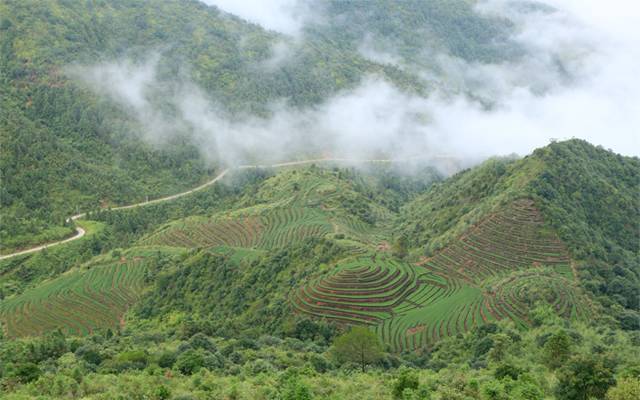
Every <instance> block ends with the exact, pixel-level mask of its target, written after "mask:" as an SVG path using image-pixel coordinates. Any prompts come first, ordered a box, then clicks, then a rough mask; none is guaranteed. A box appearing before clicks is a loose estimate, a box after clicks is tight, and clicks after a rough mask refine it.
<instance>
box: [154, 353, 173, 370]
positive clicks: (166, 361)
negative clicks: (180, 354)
mask: <svg viewBox="0 0 640 400" xmlns="http://www.w3.org/2000/svg"><path fill="white" fill-rule="evenodd" d="M176 359H177V357H176V354H175V353H174V352H172V351H165V352H164V353H162V354H160V357H158V365H159V366H161V367H162V368H171V367H173V364H175V363H176Z"/></svg>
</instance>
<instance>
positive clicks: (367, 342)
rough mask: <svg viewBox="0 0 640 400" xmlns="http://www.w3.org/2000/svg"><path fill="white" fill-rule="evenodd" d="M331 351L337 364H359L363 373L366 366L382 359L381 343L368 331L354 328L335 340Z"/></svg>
mask: <svg viewBox="0 0 640 400" xmlns="http://www.w3.org/2000/svg"><path fill="white" fill-rule="evenodd" d="M333 351H334V352H335V354H336V359H337V360H338V362H341V363H345V362H352V363H357V364H360V367H361V368H362V372H363V373H364V372H365V371H366V367H367V365H368V364H373V363H375V362H377V361H378V360H380V359H381V358H382V343H381V342H380V339H379V338H378V337H377V336H376V335H375V334H374V333H373V332H371V331H370V330H368V329H366V328H363V327H354V328H351V330H350V331H349V332H348V333H345V334H344V335H342V336H340V337H337V338H336V340H335V342H334V343H333Z"/></svg>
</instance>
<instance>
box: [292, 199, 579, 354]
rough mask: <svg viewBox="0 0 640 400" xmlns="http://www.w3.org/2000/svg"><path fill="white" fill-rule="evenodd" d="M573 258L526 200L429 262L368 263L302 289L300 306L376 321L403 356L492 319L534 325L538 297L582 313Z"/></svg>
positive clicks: (560, 309)
mask: <svg viewBox="0 0 640 400" xmlns="http://www.w3.org/2000/svg"><path fill="white" fill-rule="evenodd" d="M570 262H571V261H570V259H569V256H568V253H567V250H566V248H565V246H564V244H563V243H562V242H561V241H560V240H559V239H558V237H557V236H556V235H555V234H554V233H553V232H549V231H548V230H547V229H546V228H545V226H544V221H543V220H542V217H541V215H540V212H539V211H538V210H537V209H536V207H535V206H534V204H533V202H532V201H531V200H528V199H522V200H518V201H515V202H513V203H512V204H510V205H508V206H505V207H503V208H502V209H500V211H499V212H497V213H493V214H491V215H489V216H487V217H486V218H484V219H483V220H482V221H480V222H479V223H478V224H476V225H475V226H473V227H471V228H470V229H468V230H467V231H466V232H465V233H464V234H463V235H462V236H460V237H459V238H458V239H457V240H455V241H453V242H452V243H450V244H449V245H448V246H447V247H445V248H444V249H442V250H441V251H440V252H438V253H437V254H436V255H435V256H434V257H432V258H430V259H425V260H423V261H421V262H420V263H418V264H416V265H408V264H404V263H400V262H397V261H393V260H392V259H387V258H381V257H380V256H378V259H376V256H375V255H372V256H369V257H360V258H358V259H356V260H354V261H351V262H350V263H348V264H346V265H339V266H337V267H336V269H335V270H334V271H333V272H332V273H331V274H329V275H328V276H326V277H324V278H321V279H318V280H317V281H315V282H313V283H311V284H310V285H308V286H304V287H301V288H298V289H297V290H296V291H295V292H294V294H293V295H292V303H293V305H294V307H295V308H296V309H297V310H299V311H300V312H303V313H306V314H310V315H312V316H315V317H319V318H325V319H328V320H334V321H336V322H339V323H349V324H368V325H371V326H372V329H374V330H375V331H376V332H377V333H378V334H379V335H380V337H381V338H382V339H383V341H384V342H386V343H387V344H389V345H390V347H391V348H392V349H394V350H395V351H405V350H414V349H417V348H421V347H424V346H428V345H430V344H432V343H434V342H435V341H437V340H439V339H441V338H443V337H446V336H451V335H455V334H457V333H461V332H465V331H468V330H470V329H471V328H473V327H474V326H477V325H480V324H484V323H488V322H491V321H498V320H503V319H510V320H512V321H514V322H515V323H516V325H519V326H526V325H528V324H529V323H530V321H529V316H528V312H529V310H530V309H531V307H533V306H534V305H535V303H536V302H537V301H545V302H547V303H549V304H552V305H553V307H554V308H555V310H556V311H557V313H558V314H559V315H561V316H564V317H567V318H580V317H582V316H583V315H584V314H585V310H586V308H587V306H586V303H585V302H584V300H583V297H582V295H581V294H580V291H579V289H577V288H576V287H575V284H574V283H573V282H572V281H571V280H569V279H567V278H566V277H565V276H564V275H569V276H570V274H569V273H568V271H570Z"/></svg>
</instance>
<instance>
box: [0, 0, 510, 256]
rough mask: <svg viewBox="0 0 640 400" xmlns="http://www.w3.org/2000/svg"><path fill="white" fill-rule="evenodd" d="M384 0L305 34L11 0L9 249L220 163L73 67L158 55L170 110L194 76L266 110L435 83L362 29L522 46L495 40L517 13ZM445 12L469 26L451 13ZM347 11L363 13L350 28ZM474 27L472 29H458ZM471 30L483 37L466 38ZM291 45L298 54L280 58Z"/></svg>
mask: <svg viewBox="0 0 640 400" xmlns="http://www.w3.org/2000/svg"><path fill="white" fill-rule="evenodd" d="M371 6H372V8H371V14H360V13H355V14H354V12H355V10H353V9H351V8H350V7H351V6H349V5H348V4H347V3H341V2H337V3H328V4H327V5H326V7H327V9H326V10H324V11H323V13H325V16H326V21H328V23H327V24H319V25H318V24H311V25H309V26H308V27H306V28H305V31H304V34H303V35H302V37H301V38H296V39H294V38H291V37H287V36H284V35H281V34H278V33H275V32H269V31H265V30H264V29H262V28H261V27H260V26H257V25H254V24H250V23H248V22H246V21H243V20H240V19H239V18H237V17H235V16H232V15H229V14H226V13H223V12H221V11H219V10H218V9H216V8H215V7H208V6H205V5H204V4H202V3H200V2H198V1H183V0H162V1H155V2H137V1H113V2H65V1H54V0H47V1H7V2H3V3H2V4H1V5H0V15H1V16H2V17H1V20H0V31H1V35H0V41H1V43H0V53H1V54H0V74H1V79H0V85H2V86H1V87H2V92H3V96H2V100H1V101H2V114H1V115H0V124H2V125H1V127H0V128H1V129H0V134H1V135H2V136H1V137H0V139H1V140H2V146H1V151H2V157H1V163H2V164H1V166H0V167H1V168H0V172H1V173H2V179H3V185H2V188H1V189H0V190H2V192H1V196H0V198H1V200H0V201H1V202H2V210H1V212H2V218H3V221H4V223H3V224H2V229H1V230H0V242H1V243H2V246H3V247H4V248H5V250H4V252H8V251H10V250H11V249H15V248H19V247H28V246H29V245H30V244H33V243H37V242H43V241H47V240H50V239H53V238H55V237H60V236H64V235H70V234H71V232H72V230H71V229H70V228H69V227H63V225H64V224H63V221H64V218H65V217H66V216H68V215H69V214H70V213H72V212H73V211H75V210H76V209H81V210H87V209H93V208H96V207H99V206H105V205H112V204H122V203H130V202H133V201H139V200H143V199H145V198H146V196H149V197H151V198H153V197H158V196H161V195H163V194H169V193H175V192H177V191H179V190H181V189H184V188H186V187H189V186H194V185H195V184H197V183H198V182H201V181H202V180H204V179H205V176H207V175H211V174H212V173H213V171H212V169H214V168H215V167H216V166H217V165H216V162H215V160H213V162H212V161H211V160H209V163H205V162H204V161H203V160H202V159H201V156H202V155H201V154H198V152H197V151H196V150H197V149H196V148H195V146H194V145H193V144H192V142H191V141H190V136H189V135H190V133H189V130H188V129H185V130H184V131H178V132H173V134H174V135H172V137H173V139H171V140H170V141H169V143H166V145H165V146H161V147H158V146H156V145H151V144H149V143H148V142H146V141H142V140H140V137H144V136H145V135H144V134H143V133H144V132H145V130H147V129H148V127H146V126H144V124H142V123H141V122H140V121H139V120H138V119H136V118H135V116H134V115H133V114H132V112H131V110H128V109H127V108H126V107H123V106H122V105H120V104H118V103H116V102H114V101H113V100H110V99H108V98H106V97H103V96H98V95H96V94H95V93H94V92H92V91H90V90H89V89H88V88H87V87H86V86H85V85H83V84H82V83H81V82H79V81H78V80H76V79H74V77H73V74H72V73H70V71H72V70H73V68H74V67H77V66H87V65H96V64H100V63H113V62H122V60H128V61H130V62H131V63H133V64H136V63H145V62H147V61H148V60H149V59H157V61H156V63H157V64H156V65H157V66H158V70H157V76H156V78H157V80H158V83H159V85H158V86H159V87H161V88H162V89H158V91H156V92H157V93H154V94H152V95H151V99H150V101H151V102H152V103H153V104H154V106H157V107H158V109H159V110H162V113H163V114H164V115H166V116H169V117H170V116H171V115H172V114H173V113H174V112H175V110H172V106H171V105H167V104H165V103H163V97H165V96H166V93H165V92H163V90H171V88H172V87H174V86H175V85H179V84H180V82H185V81H189V82H192V83H193V84H195V85H197V86H198V87H199V88H201V89H202V90H203V92H204V93H205V94H206V96H207V97H208V98H209V99H212V100H214V102H215V104H218V105H220V106H221V107H222V108H223V110H224V111H225V112H226V113H228V117H229V118H231V119H233V118H234V115H235V116H241V115H247V114H250V115H251V114H257V115H266V114H268V113H269V112H270V110H271V107H272V105H273V104H274V102H284V103H286V104H288V105H290V106H293V107H307V106H312V105H317V104H319V103H321V102H322V101H324V100H326V99H327V98H328V97H330V96H331V95H333V94H335V93H338V92H340V91H341V90H345V89H350V88H353V87H355V86H356V85H357V84H358V83H359V82H360V81H361V80H362V79H363V78H365V77H366V76H370V75H372V74H373V75H376V76H378V77H381V78H383V79H385V80H387V81H389V82H391V83H393V84H394V85H395V86H397V87H399V88H401V89H402V90H405V91H409V92H413V93H423V94H426V93H427V92H428V87H429V84H428V83H427V82H425V81H424V80H423V79H422V78H420V77H419V76H418V74H416V73H414V72H411V71H410V70H408V69H399V68H398V67H397V66H394V65H391V64H389V63H385V62H377V61H372V58H370V57H369V58H368V57H365V56H364V55H363V54H361V53H360V52H359V51H358V50H357V48H356V47H357V45H356V39H357V40H359V39H360V38H361V36H362V32H363V30H364V29H365V27H366V29H372V28H375V29H374V31H376V32H379V33H380V34H383V33H384V34H387V33H388V34H389V35H388V36H389V37H393V38H396V39H397V41H398V43H405V44H404V45H402V48H403V49H405V50H403V51H404V52H405V53H411V52H416V51H420V47H421V46H424V47H429V46H431V45H432V44H433V45H434V46H437V47H438V48H439V49H444V50H446V51H450V52H451V53H452V54H454V55H456V56H463V57H468V58H470V59H480V60H482V59H485V58H487V57H489V58H495V57H498V58H500V57H502V56H505V57H506V56H507V53H509V52H508V51H506V50H505V49H501V48H499V47H495V46H493V45H492V44H491V43H492V42H493V40H494V39H495V40H498V38H502V37H503V36H504V34H505V32H507V31H508V29H509V24H508V23H506V22H505V21H501V20H496V19H492V18H487V17H483V16H480V15H478V14H476V13H474V12H473V11H472V9H471V8H470V6H469V5H468V4H466V3H465V2H458V3H456V4H454V5H447V4H446V2H435V3H433V4H432V3H430V2H416V3H400V4H398V5H394V7H392V8H393V9H392V10H386V8H385V7H384V6H383V5H382V4H378V3H375V4H371ZM394 10H395V11H394ZM387 11H389V12H391V14H390V15H392V18H389V19H388V20H387V21H385V20H382V19H380V18H379V15H380V13H386V12H387ZM376 15H377V16H376ZM416 18H417V19H416ZM443 18H444V19H447V20H448V19H451V20H452V21H457V22H460V24H462V25H460V24H458V23H456V24H449V23H443V22H442V19H443ZM345 20H349V21H351V23H349V24H348V27H349V30H345V28H346V26H345V25H344V22H343V21H345ZM423 22H425V23H428V24H430V26H431V27H432V30H433V31H434V32H435V33H434V35H435V36H433V37H432V36H427V37H425V38H423V39H424V40H422V39H421V40H420V42H418V41H415V40H413V41H412V40H410V38H411V37H413V35H412V34H411V33H412V32H411V27H412V26H414V25H415V24H417V23H423ZM467 26H468V27H469V28H468V29H469V32H471V34H470V35H468V34H466V33H465V34H463V33H462V32H460V31H459V29H460V27H467ZM465 29H466V28H465ZM351 30H353V32H352V31H351ZM450 30H454V31H455V32H453V31H451V32H450ZM429 35H431V34H429ZM463 36H464V38H465V39H472V40H471V42H469V44H466V45H464V46H463V40H462V39H463ZM448 38H451V39H450V40H451V42H449V39H448ZM396 39H394V40H396ZM476 39H477V40H476ZM443 41H444V42H445V43H444V47H443V45H442V42H443ZM420 43H423V45H421V44H420ZM282 44H283V45H284V46H285V47H286V48H287V49H288V53H287V57H285V58H284V59H282V60H279V59H278V60H276V59H277V57H278V56H277V54H276V53H277V51H276V50H277V47H278V46H279V45H282ZM274 57H275V58H274ZM276 61H277V62H276ZM274 62H275V64H274ZM45 199H47V200H45Z"/></svg>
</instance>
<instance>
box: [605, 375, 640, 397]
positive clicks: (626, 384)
mask: <svg viewBox="0 0 640 400" xmlns="http://www.w3.org/2000/svg"><path fill="white" fill-rule="evenodd" d="M636 399H640V379H637V378H626V379H622V380H620V381H619V382H618V384H617V385H615V386H614V387H612V388H611V389H609V391H608V392H607V400H636Z"/></svg>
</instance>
